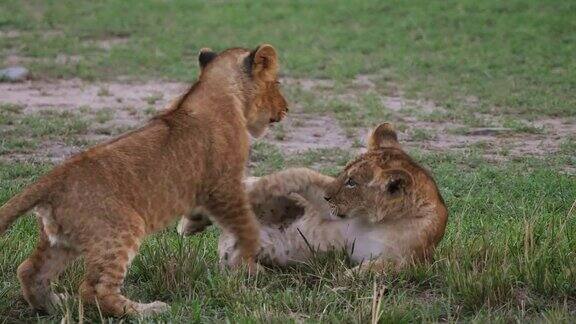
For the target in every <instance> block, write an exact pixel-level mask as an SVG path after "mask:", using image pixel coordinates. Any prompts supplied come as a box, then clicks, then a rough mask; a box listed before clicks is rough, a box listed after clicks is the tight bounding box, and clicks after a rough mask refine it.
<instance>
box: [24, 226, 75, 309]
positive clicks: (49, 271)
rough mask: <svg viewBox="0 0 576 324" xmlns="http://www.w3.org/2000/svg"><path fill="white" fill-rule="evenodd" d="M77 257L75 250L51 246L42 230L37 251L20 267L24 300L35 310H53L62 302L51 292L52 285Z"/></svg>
mask: <svg viewBox="0 0 576 324" xmlns="http://www.w3.org/2000/svg"><path fill="white" fill-rule="evenodd" d="M77 256H78V253H77V252H76V251H75V250H73V249H70V248H67V247H62V246H53V245H51V244H50V242H49V240H48V237H47V236H46V234H45V233H44V231H43V230H42V229H41V234H40V241H39V243H38V246H37V247H36V250H35V251H34V253H32V255H31V256H30V257H29V258H28V259H26V260H25V261H24V262H22V264H20V266H19V267H18V279H19V280H20V285H21V286H22V292H23V293H24V298H25V299H26V301H27V302H28V303H29V304H30V305H31V306H32V307H33V308H35V309H39V310H52V309H53V307H55V306H57V305H58V304H59V303H60V302H61V297H60V296H58V295H56V294H54V293H53V292H52V291H51V290H50V283H51V282H52V280H53V279H55V278H57V277H58V275H59V274H60V273H61V272H62V271H64V269H66V267H67V266H68V264H69V263H70V262H71V261H73V260H74V259H75V258H76V257H77Z"/></svg>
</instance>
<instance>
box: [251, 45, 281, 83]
mask: <svg viewBox="0 0 576 324" xmlns="http://www.w3.org/2000/svg"><path fill="white" fill-rule="evenodd" d="M250 56H252V57H253V60H252V76H254V77H255V78H258V79H260V80H262V81H276V76H277V75H278V55H277V54H276V50H275V49H274V47H272V45H269V44H263V45H260V46H258V48H256V49H255V50H254V51H253V52H252V53H251V55H250Z"/></svg>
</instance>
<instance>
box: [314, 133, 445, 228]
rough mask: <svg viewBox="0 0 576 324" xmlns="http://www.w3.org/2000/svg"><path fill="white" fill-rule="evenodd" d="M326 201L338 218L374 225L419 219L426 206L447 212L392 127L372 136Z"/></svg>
mask: <svg viewBox="0 0 576 324" xmlns="http://www.w3.org/2000/svg"><path fill="white" fill-rule="evenodd" d="M325 198H326V200H327V201H328V202H329V203H330V205H331V206H332V210H333V214H334V215H336V216H338V217H340V218H349V217H364V218H366V219H367V220H368V221H370V222H372V223H378V222H381V221H385V220H394V219H399V218H405V217H415V215H418V213H419V212H420V211H421V209H422V208H426V206H428V207H430V208H429V210H431V211H432V212H433V213H434V212H439V213H443V214H445V212H446V209H445V205H444V202H443V200H442V197H441V196H440V193H439V192H438V189H437V187H436V184H435V182H434V179H432V177H431V176H430V175H429V174H428V172H426V170H424V169H423V168H422V167H420V166H419V165H418V164H417V163H416V162H414V161H413V160H412V159H411V158H410V157H409V156H408V155H407V154H406V153H405V152H404V151H403V150H402V148H401V147H400V144H399V143H398V137H397V135H396V132H395V131H394V129H393V128H392V126H391V125H390V124H388V123H384V124H381V125H379V126H378V127H377V128H376V129H375V130H374V131H373V132H372V134H371V135H370V138H369V142H368V151H367V152H366V153H364V154H362V155H360V156H359V157H358V158H357V159H356V160H354V161H352V162H350V163H349V164H348V165H347V166H346V168H345V169H344V171H342V173H341V174H340V175H339V176H338V177H337V178H336V180H335V181H334V183H333V184H332V185H331V186H330V188H329V190H328V191H327V193H326V197H325ZM436 208H439V209H438V210H436ZM416 217H417V216H416Z"/></svg>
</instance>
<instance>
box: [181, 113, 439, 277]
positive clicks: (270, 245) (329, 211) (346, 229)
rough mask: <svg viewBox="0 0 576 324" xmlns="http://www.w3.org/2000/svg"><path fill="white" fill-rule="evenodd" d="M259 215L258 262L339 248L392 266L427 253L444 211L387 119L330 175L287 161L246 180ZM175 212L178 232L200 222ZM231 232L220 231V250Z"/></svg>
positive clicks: (370, 264)
mask: <svg viewBox="0 0 576 324" xmlns="http://www.w3.org/2000/svg"><path fill="white" fill-rule="evenodd" d="M246 187H247V190H248V195H249V197H250V203H251V205H252V208H253V210H254V213H255V214H256V216H257V217H258V219H259V221H260V224H261V226H260V242H261V243H260V244H261V245H260V249H259V252H258V255H257V260H258V262H261V263H264V264H269V265H286V264H289V263H295V262H304V261H306V260H308V259H309V258H312V257H314V256H315V255H316V254H317V253H322V252H327V251H329V250H344V251H346V253H347V254H348V256H349V258H350V259H351V261H352V262H354V263H356V264H359V265H358V266H357V270H361V271H365V270H372V271H385V270H391V269H392V270H394V269H398V268H400V267H402V266H405V265H407V264H409V263H411V262H413V261H423V260H428V259H429V258H430V257H431V255H432V253H433V251H434V248H435V247H436V245H437V244H438V242H440V240H441V239H442V237H443V235H444V229H445V227H446V221H447V217H448V211H447V209H446V206H445V204H444V201H443V199H442V196H441V195H440V192H439V190H438V187H437V186H436V183H435V182H434V179H433V178H432V176H431V175H430V174H429V173H428V172H427V171H426V170H425V169H424V168H422V167H421V166H419V165H418V164H417V163H416V162H414V161H413V160H412V159H411V158H410V156H408V154H406V153H405V152H404V151H403V150H402V148H401V146H400V144H399V143H398V140H397V137H396V133H395V132H394V130H393V129H392V127H391V125H390V124H381V125H380V126H379V127H377V128H376V130H375V131H374V132H373V133H372V135H371V137H370V141H369V145H368V151H367V152H366V153H364V154H362V155H360V156H359V157H358V158H356V159H355V160H353V161H352V162H350V163H348V165H347V166H346V168H345V169H344V170H343V171H342V172H341V173H340V175H339V176H338V177H337V178H331V177H328V176H325V175H322V174H319V173H317V172H315V171H313V170H309V169H303V168H299V169H289V170H284V171H280V172H277V173H274V174H271V175H268V176H265V177H262V178H252V179H251V181H249V182H247V183H246ZM205 226H206V224H204V223H202V222H201V221H200V219H190V218H188V219H183V222H182V223H181V229H180V232H181V233H183V234H190V233H194V232H198V231H200V230H202V228H203V227H205ZM233 246H234V238H233V237H231V236H230V235H229V234H228V233H223V234H222V235H221V236H220V242H219V246H218V250H219V254H220V258H221V260H222V262H224V263H226V262H227V259H228V258H230V257H231V255H232V252H233Z"/></svg>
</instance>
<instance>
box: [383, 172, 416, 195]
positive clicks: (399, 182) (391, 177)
mask: <svg viewBox="0 0 576 324" xmlns="http://www.w3.org/2000/svg"><path fill="white" fill-rule="evenodd" d="M381 178H382V180H383V183H384V185H385V190H386V192H387V193H388V194H390V195H393V196H394V195H398V194H401V193H403V192H404V191H405V190H406V188H408V187H409V186H411V185H412V183H413V182H414V180H413V179H412V176H411V175H410V174H409V173H408V171H406V170H402V169H394V170H386V171H384V172H383V174H382V175H381Z"/></svg>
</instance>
